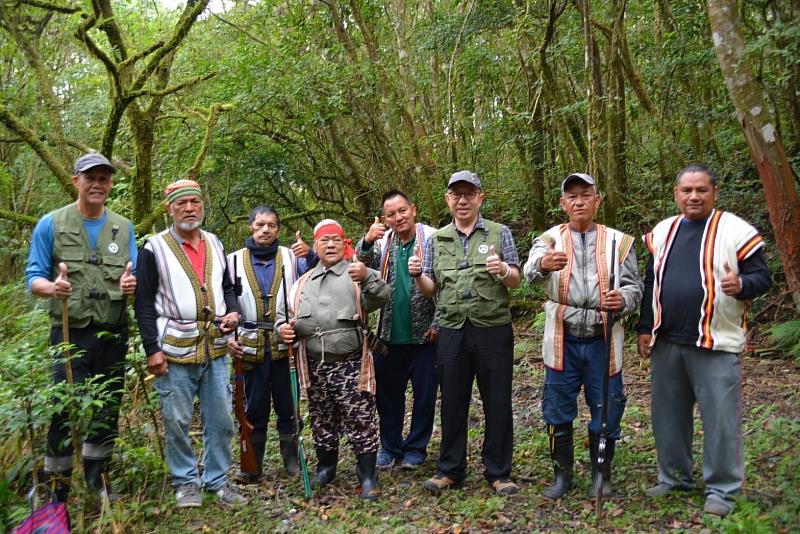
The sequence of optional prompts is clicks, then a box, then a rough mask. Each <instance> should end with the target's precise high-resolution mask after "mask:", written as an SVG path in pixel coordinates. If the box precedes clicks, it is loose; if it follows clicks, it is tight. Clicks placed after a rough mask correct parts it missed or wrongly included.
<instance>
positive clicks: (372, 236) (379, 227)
mask: <svg viewBox="0 0 800 534" xmlns="http://www.w3.org/2000/svg"><path fill="white" fill-rule="evenodd" d="M384 234H386V226H385V225H384V224H383V223H382V222H381V218H380V217H378V216H377V215H376V216H375V221H374V222H373V223H372V225H371V226H370V227H369V230H368V231H367V235H365V236H364V241H365V242H366V243H368V244H370V245H371V244H373V243H374V242H375V241H377V240H379V239H380V238H382V237H383V236H384Z"/></svg>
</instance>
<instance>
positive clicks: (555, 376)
mask: <svg viewBox="0 0 800 534" xmlns="http://www.w3.org/2000/svg"><path fill="white" fill-rule="evenodd" d="M605 358H606V343H605V339H604V338H602V337H593V338H579V337H574V336H564V370H563V371H556V370H554V369H550V368H549V367H545V379H544V399H543V400H542V412H543V413H544V421H545V423H547V424H549V425H561V424H565V423H571V422H572V421H573V420H574V419H575V418H576V417H577V416H578V393H580V390H581V385H583V393H584V396H585V398H586V404H587V405H588V406H589V410H590V411H591V414H592V419H591V421H590V422H589V433H590V434H596V435H599V434H600V407H601V405H602V397H603V371H604V369H603V367H604V365H605ZM626 401H627V398H626V397H625V393H624V391H623V385H622V373H617V374H616V375H614V376H611V377H609V379H608V420H607V422H606V429H607V433H608V437H609V438H611V439H619V437H620V428H619V425H620V421H622V413H623V412H624V411H625V403H626Z"/></svg>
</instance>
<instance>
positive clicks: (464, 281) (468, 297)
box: [431, 219, 511, 328]
mask: <svg viewBox="0 0 800 534" xmlns="http://www.w3.org/2000/svg"><path fill="white" fill-rule="evenodd" d="M483 224H484V225H485V227H486V228H485V229H480V228H479V229H476V230H475V231H474V232H473V234H472V235H471V236H470V238H469V240H468V241H467V252H466V254H464V247H463V246H462V245H461V238H460V237H459V235H458V232H457V231H456V228H455V226H454V225H453V224H452V223H450V224H448V225H447V226H445V227H444V228H442V229H441V230H438V231H437V232H435V233H434V234H433V235H432V236H431V238H432V239H434V250H435V256H434V258H433V271H434V274H435V275H436V283H437V285H438V286H439V297H438V299H439V300H438V309H439V324H440V325H441V326H443V327H445V328H461V327H462V326H463V325H464V321H465V320H467V319H469V321H470V322H471V323H472V324H473V325H475V326H479V327H488V326H500V325H504V324H508V323H510V322H511V311H510V310H509V307H508V302H509V298H508V289H507V288H506V287H505V286H504V285H503V284H502V282H500V280H498V279H497V277H495V276H493V275H491V274H489V273H488V272H487V271H486V256H488V255H489V247H490V246H491V245H494V246H495V248H497V249H499V248H500V229H501V228H502V226H501V225H499V224H497V223H495V222H492V221H487V220H486V219H484V220H483Z"/></svg>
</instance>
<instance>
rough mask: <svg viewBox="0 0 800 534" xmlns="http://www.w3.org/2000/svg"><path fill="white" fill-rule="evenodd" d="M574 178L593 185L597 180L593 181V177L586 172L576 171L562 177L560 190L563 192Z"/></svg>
mask: <svg viewBox="0 0 800 534" xmlns="http://www.w3.org/2000/svg"><path fill="white" fill-rule="evenodd" d="M575 180H580V181H581V182H584V183H586V184H588V185H593V186H595V187H597V182H595V181H594V178H592V177H591V176H589V175H588V174H584V173H582V172H576V173H573V174H570V175H569V176H567V177H566V178H564V181H563V182H561V192H562V193H563V192H564V191H565V190H566V189H567V186H568V185H569V184H571V183H572V182H574V181H575Z"/></svg>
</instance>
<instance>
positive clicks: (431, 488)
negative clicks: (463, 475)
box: [422, 473, 462, 495]
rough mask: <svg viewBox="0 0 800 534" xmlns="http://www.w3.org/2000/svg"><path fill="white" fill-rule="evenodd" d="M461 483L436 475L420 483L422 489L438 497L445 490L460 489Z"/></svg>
mask: <svg viewBox="0 0 800 534" xmlns="http://www.w3.org/2000/svg"><path fill="white" fill-rule="evenodd" d="M461 484H462V482H461V481H460V480H459V481H456V480H453V479H451V478H448V477H446V476H444V475H440V474H438V473H437V474H436V475H434V476H433V477H432V478H429V479H428V480H426V481H425V482H423V483H422V488H423V489H424V490H426V491H428V492H429V493H432V494H434V495H439V494H441V493H442V491H444V490H446V489H457V488H460V487H461Z"/></svg>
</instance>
